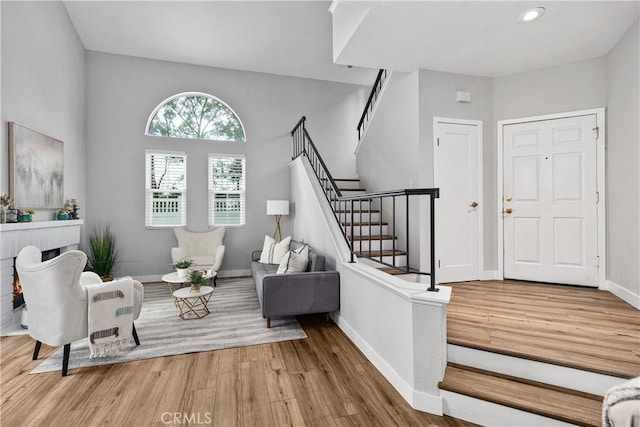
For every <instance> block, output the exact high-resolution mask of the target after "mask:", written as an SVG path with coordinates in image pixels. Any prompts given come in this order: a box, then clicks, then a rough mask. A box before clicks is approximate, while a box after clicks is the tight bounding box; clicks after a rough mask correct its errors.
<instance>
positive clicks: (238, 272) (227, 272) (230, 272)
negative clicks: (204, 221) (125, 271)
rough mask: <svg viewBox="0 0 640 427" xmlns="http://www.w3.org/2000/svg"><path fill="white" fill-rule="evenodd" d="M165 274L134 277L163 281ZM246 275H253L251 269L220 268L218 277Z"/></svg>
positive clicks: (149, 281)
mask: <svg viewBox="0 0 640 427" xmlns="http://www.w3.org/2000/svg"><path fill="white" fill-rule="evenodd" d="M164 274H166V273H164ZM164 274H149V275H146V276H133V278H134V279H136V280H138V281H140V282H142V283H151V282H162V276H164ZM245 276H251V270H220V271H218V277H219V278H221V279H224V278H225V277H245Z"/></svg>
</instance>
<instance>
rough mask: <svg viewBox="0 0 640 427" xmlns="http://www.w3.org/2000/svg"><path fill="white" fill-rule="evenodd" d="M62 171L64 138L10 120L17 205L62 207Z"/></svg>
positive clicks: (11, 178)
mask: <svg viewBox="0 0 640 427" xmlns="http://www.w3.org/2000/svg"><path fill="white" fill-rule="evenodd" d="M63 173H64V148H63V143H62V141H59V140H57V139H55V138H51V137H50V136H47V135H43V134H41V133H39V132H35V131H33V130H31V129H28V128H26V127H24V126H20V125H18V124H16V123H13V122H9V189H10V192H9V193H10V195H11V197H12V198H13V201H14V203H15V206H28V207H29V208H31V209H57V208H59V207H60V206H62V204H63V201H64V198H63V189H64V186H63Z"/></svg>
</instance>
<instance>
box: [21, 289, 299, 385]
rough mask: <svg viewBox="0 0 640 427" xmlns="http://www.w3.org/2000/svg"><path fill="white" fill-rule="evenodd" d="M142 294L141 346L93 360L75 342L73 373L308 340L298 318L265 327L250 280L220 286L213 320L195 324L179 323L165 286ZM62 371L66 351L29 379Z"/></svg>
mask: <svg viewBox="0 0 640 427" xmlns="http://www.w3.org/2000/svg"><path fill="white" fill-rule="evenodd" d="M144 292H145V296H144V302H143V304H142V311H141V313H140V317H139V318H138V320H136V321H135V325H136V330H137V331H138V337H139V338H140V345H139V346H134V347H131V349H129V350H125V351H123V352H122V353H120V354H118V355H116V356H111V357H105V358H98V359H89V344H88V339H83V340H80V341H76V342H74V343H72V344H71V354H70V357H69V369H75V368H83V367H88V366H100V365H110V364H114V363H123V362H130V361H133V360H140V359H151V358H155V357H162V356H171V355H176V354H185V353H195V352H201V351H209V350H219V349H224V348H232V347H244V346H249V345H256V344H265V343H270V342H278V341H288V340H295V339H302V338H306V337H307V334H305V332H304V331H303V330H302V328H301V327H300V324H298V321H297V320H296V319H295V317H283V318H274V319H272V320H271V328H270V329H268V328H267V327H266V321H265V319H263V318H262V313H261V311H260V305H259V303H258V296H257V294H256V289H255V284H254V281H253V279H251V278H238V279H220V280H218V286H217V287H216V288H214V290H213V295H212V296H211V300H210V301H209V304H208V307H209V309H210V310H211V314H209V315H208V316H206V317H204V318H202V319H197V320H182V319H181V318H180V317H178V309H177V308H176V306H175V304H174V303H173V298H172V297H171V293H170V292H169V287H168V285H167V284H165V283H150V284H145V285H144ZM61 367H62V347H61V348H60V349H58V350H57V351H56V352H55V353H53V354H52V355H51V356H50V357H49V358H48V359H46V360H45V361H44V362H42V363H41V364H40V365H38V366H37V367H36V368H35V369H34V370H33V371H31V373H32V374H39V373H43V372H51V371H59V370H60V369H61Z"/></svg>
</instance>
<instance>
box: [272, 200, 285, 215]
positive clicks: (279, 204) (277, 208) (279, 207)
mask: <svg viewBox="0 0 640 427" xmlns="http://www.w3.org/2000/svg"><path fill="white" fill-rule="evenodd" d="M267 215H289V201H288V200H267Z"/></svg>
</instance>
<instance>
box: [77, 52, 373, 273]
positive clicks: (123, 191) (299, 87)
mask: <svg viewBox="0 0 640 427" xmlns="http://www.w3.org/2000/svg"><path fill="white" fill-rule="evenodd" d="M186 91H199V92H205V93H209V94H212V95H214V96H216V97H218V98H220V99H221V100H223V101H225V102H226V103H227V104H229V106H231V108H233V110H234V111H235V112H236V113H237V114H238V116H239V117H240V119H241V120H242V122H243V124H244V125H245V130H246V135H247V141H246V143H232V142H214V141H202V140H180V139H174V138H161V137H150V136H145V135H144V132H145V129H144V128H145V125H146V123H147V119H148V117H149V114H150V113H151V112H152V111H153V109H154V108H155V107H156V106H157V105H158V104H159V103H160V102H162V101H163V100H164V99H166V98H167V97H169V96H171V95H174V94H177V93H181V92H186ZM364 92H365V88H363V87H361V86H354V85H348V84H338V83H329V82H322V81H316V80H307V79H299V78H291V77H282V76H276V75H269V74H260V73H251V72H242V71H232V70H224V69H216V68H209V67H200V66H193V65H186V64H179V63H170V62H162V61H155V60H148V59H141V58H133V57H127V56H119V55H111V54H104V53H97V52H88V53H87V97H88V105H87V112H88V113H87V114H88V124H87V140H88V149H87V164H88V171H87V181H88V188H89V189H90V194H89V200H88V206H87V218H88V221H87V226H88V227H89V228H90V227H91V226H93V225H95V224H97V223H100V222H105V221H108V222H110V223H111V226H112V229H113V231H114V232H115V233H116V237H117V239H118V246H119V248H120V259H121V264H120V266H119V269H118V270H117V274H119V275H120V274H126V275H133V276H154V275H159V274H161V273H165V272H168V271H169V270H170V266H169V265H170V263H171V259H170V253H169V252H170V248H171V247H172V246H174V245H175V243H176V241H175V237H174V235H173V230H171V229H169V230H157V229H155V230H147V229H145V225H144V152H145V149H147V148H155V149H168V150H183V151H186V152H187V162H188V170H187V180H188V181H187V185H188V199H187V200H188V207H187V209H188V214H187V228H189V229H191V230H194V231H204V230H206V229H207V155H208V153H244V154H245V155H246V164H247V216H246V221H247V225H246V226H245V227H241V228H228V229H227V233H226V236H225V245H226V253H225V259H224V262H223V264H222V269H221V270H222V273H224V272H225V271H226V272H227V273H234V272H235V273H243V272H245V273H246V271H247V270H248V268H249V263H250V255H249V254H250V253H251V250H253V249H256V248H260V247H262V242H263V240H264V235H265V234H271V233H272V232H273V229H274V227H275V224H274V222H275V221H274V219H273V217H268V216H267V215H266V200H267V199H287V198H288V197H289V174H288V171H287V167H286V165H287V164H288V162H289V161H290V160H291V146H292V142H291V136H290V131H291V128H292V127H293V126H294V125H295V124H296V122H297V121H298V120H299V119H300V116H302V115H306V116H307V129H308V130H309V132H310V133H311V136H312V138H313V140H314V143H315V144H316V146H317V147H318V149H319V151H320V153H321V154H322V156H323V157H324V159H325V161H326V163H327V165H328V166H329V168H330V169H331V171H332V172H333V171H336V174H344V175H352V174H353V173H354V169H355V159H354V157H353V155H352V153H351V152H350V148H351V147H353V144H351V143H346V142H345V141H347V140H348V139H349V138H354V137H355V136H354V135H355V124H356V123H357V120H358V118H359V115H360V113H361V106H362V99H363V97H364V96H365V95H364ZM290 225H291V223H290V219H289V218H286V217H285V218H283V235H287V234H289V233H290V232H291V227H290Z"/></svg>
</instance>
